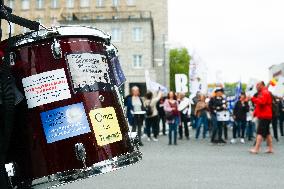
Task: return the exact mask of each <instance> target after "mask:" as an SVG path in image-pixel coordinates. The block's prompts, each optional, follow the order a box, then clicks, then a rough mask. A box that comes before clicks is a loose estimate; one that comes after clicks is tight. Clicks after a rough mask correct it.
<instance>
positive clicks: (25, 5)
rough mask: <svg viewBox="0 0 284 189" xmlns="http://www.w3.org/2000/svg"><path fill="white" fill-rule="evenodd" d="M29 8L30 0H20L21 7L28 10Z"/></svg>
mask: <svg viewBox="0 0 284 189" xmlns="http://www.w3.org/2000/svg"><path fill="white" fill-rule="evenodd" d="M29 8H30V0H22V9H23V10H28V9H29Z"/></svg>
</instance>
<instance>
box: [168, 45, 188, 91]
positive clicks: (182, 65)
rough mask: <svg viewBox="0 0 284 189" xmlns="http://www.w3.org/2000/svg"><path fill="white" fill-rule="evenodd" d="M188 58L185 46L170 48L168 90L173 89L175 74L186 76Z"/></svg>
mask: <svg viewBox="0 0 284 189" xmlns="http://www.w3.org/2000/svg"><path fill="white" fill-rule="evenodd" d="M190 59H191V57H190V55H189V54H188V51H187V49H186V48H176V49H171V50H170V90H172V91H175V74H185V75H186V76H187V78H188V74H189V61H190Z"/></svg>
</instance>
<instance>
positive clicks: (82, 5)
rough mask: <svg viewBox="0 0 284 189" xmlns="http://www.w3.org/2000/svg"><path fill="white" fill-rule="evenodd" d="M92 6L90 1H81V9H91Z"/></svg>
mask: <svg viewBox="0 0 284 189" xmlns="http://www.w3.org/2000/svg"><path fill="white" fill-rule="evenodd" d="M89 6H90V0H81V1H80V7H89Z"/></svg>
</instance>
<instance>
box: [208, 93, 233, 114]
mask: <svg viewBox="0 0 284 189" xmlns="http://www.w3.org/2000/svg"><path fill="white" fill-rule="evenodd" d="M227 109H228V108H227V100H226V99H224V98H223V97H213V98H211V99H210V101H209V110H210V113H211V114H213V115H216V113H217V112H221V111H224V110H227Z"/></svg>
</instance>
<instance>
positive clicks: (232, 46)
mask: <svg viewBox="0 0 284 189" xmlns="http://www.w3.org/2000/svg"><path fill="white" fill-rule="evenodd" d="M283 7H284V1H283V0H168V9H169V36H168V44H169V46H184V47H186V48H188V49H189V52H190V53H194V54H195V55H198V56H199V57H200V59H201V60H202V62H203V63H205V64H206V66H207V72H208V74H207V76H208V78H207V79H208V83H213V82H216V72H217V73H221V75H222V76H221V77H222V78H223V80H224V81H226V82H237V81H239V80H241V81H242V82H248V81H249V80H250V78H256V79H261V80H264V81H268V68H269V67H270V66H271V65H274V64H280V63H282V62H284V11H283Z"/></svg>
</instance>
